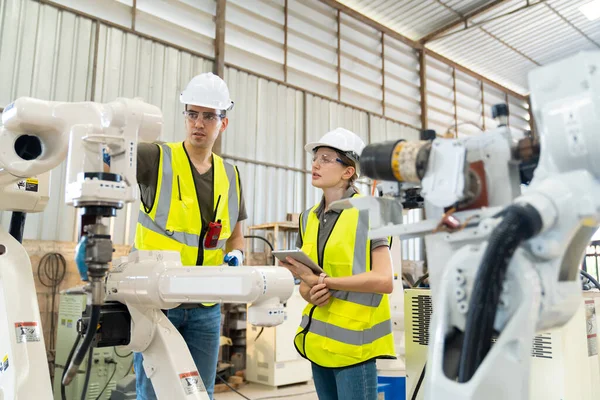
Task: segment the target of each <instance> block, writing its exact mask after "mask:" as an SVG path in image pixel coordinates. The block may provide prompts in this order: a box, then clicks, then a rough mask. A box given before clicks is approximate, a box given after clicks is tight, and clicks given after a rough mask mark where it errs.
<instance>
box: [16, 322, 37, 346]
mask: <svg viewBox="0 0 600 400" xmlns="http://www.w3.org/2000/svg"><path fill="white" fill-rule="evenodd" d="M15 333H16V336H17V343H27V342H39V341H40V336H41V335H40V326H39V325H38V323H37V322H15Z"/></svg>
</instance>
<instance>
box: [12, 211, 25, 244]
mask: <svg viewBox="0 0 600 400" xmlns="http://www.w3.org/2000/svg"><path fill="white" fill-rule="evenodd" d="M25 216H26V214H25V213H24V212H20V211H14V212H13V213H12V215H11V217H10V228H9V230H8V232H9V233H10V234H11V236H12V237H14V238H15V239H16V240H17V242H19V243H23V232H24V231H25Z"/></svg>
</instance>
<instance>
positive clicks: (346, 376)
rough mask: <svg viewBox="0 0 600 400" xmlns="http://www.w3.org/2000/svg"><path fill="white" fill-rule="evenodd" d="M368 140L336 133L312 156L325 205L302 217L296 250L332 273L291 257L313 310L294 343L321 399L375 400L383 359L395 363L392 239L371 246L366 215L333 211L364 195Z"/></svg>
mask: <svg viewBox="0 0 600 400" xmlns="http://www.w3.org/2000/svg"><path fill="white" fill-rule="evenodd" d="M364 146H365V145H364V143H363V141H362V140H361V139H360V138H359V137H358V136H357V135H355V134H354V133H352V132H350V131H348V130H346V129H342V128H337V129H335V130H333V131H331V132H329V133H327V134H325V135H324V136H323V137H322V138H321V140H320V141H319V142H318V143H310V144H308V145H306V147H305V149H306V151H308V152H309V153H311V154H313V162H312V184H313V186H314V187H318V188H320V189H322V190H323V198H322V200H321V202H320V203H319V204H316V205H315V206H314V207H312V208H310V209H308V210H306V211H304V212H303V213H302V214H301V216H300V234H299V235H298V243H297V247H300V248H302V250H303V251H304V252H305V253H306V254H308V255H309V257H310V258H311V259H312V260H313V261H315V262H316V263H317V264H318V265H319V266H321V268H322V269H323V270H324V271H325V273H324V274H321V276H317V275H315V274H313V272H312V271H311V270H310V269H309V268H308V267H307V266H305V265H304V264H301V263H299V262H297V261H295V260H293V259H291V258H288V259H287V261H288V263H289V264H285V265H284V266H285V267H286V268H288V269H289V270H290V271H291V272H292V274H294V276H295V277H297V278H299V279H301V283H300V293H301V295H302V297H303V298H304V299H305V300H306V301H307V302H308V303H309V304H308V305H307V307H306V308H305V309H304V311H303V314H302V323H301V325H300V327H299V329H298V333H297V334H296V337H295V339H294V345H295V347H296V350H297V351H298V352H299V353H300V355H302V356H303V357H304V358H306V359H308V360H310V361H311V363H312V371H313V379H314V382H315V386H316V389H317V394H318V396H319V399H320V400H376V399H377V369H376V365H375V359H376V358H395V352H394V342H393V337H392V324H391V321H390V306H389V302H388V297H387V295H386V294H389V293H391V292H392V288H393V278H392V260H391V255H390V250H389V242H388V240H387V239H378V240H369V238H368V231H369V217H368V214H367V211H358V210H357V209H347V210H344V211H336V210H330V205H331V203H332V202H334V201H336V200H341V199H344V198H349V197H352V196H355V195H357V190H356V188H355V187H354V186H353V182H354V181H355V180H356V179H357V178H358V173H359V171H358V166H357V164H358V161H359V155H360V153H361V152H362V150H363V148H364Z"/></svg>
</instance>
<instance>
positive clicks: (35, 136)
mask: <svg viewBox="0 0 600 400" xmlns="http://www.w3.org/2000/svg"><path fill="white" fill-rule="evenodd" d="M2 122H3V125H2V127H0V185H1V186H4V187H5V186H6V185H10V184H13V183H14V182H16V181H18V180H21V179H24V178H30V177H33V176H36V175H40V174H44V173H47V172H48V171H50V170H51V169H53V168H54V167H56V166H57V165H58V164H60V163H61V162H62V161H63V160H64V159H65V157H66V156H67V154H68V158H69V164H68V169H69V171H78V173H77V174H75V173H73V174H72V176H71V177H70V179H68V185H69V188H70V191H69V194H68V196H67V203H69V204H73V205H74V206H75V207H84V208H82V212H81V218H82V226H84V225H90V227H89V231H90V232H99V231H101V230H102V226H101V222H100V218H101V217H102V216H111V215H114V213H115V210H116V209H117V208H120V207H122V205H123V202H124V201H132V200H134V199H135V196H136V193H137V192H136V190H137V187H136V186H137V185H136V182H135V167H136V164H135V163H127V164H126V163H123V162H122V163H117V164H116V168H113V169H112V170H111V174H109V175H106V176H105V175H99V174H102V173H103V172H104V167H103V165H102V164H101V160H102V151H107V150H108V151H112V150H113V149H114V150H116V151H117V152H119V151H122V150H125V149H129V148H130V147H131V144H132V143H133V144H136V143H137V141H138V132H140V130H142V132H143V134H141V135H139V136H140V138H142V139H145V140H153V139H155V138H156V137H157V136H158V134H159V133H160V131H161V126H162V116H161V112H160V110H159V109H158V108H157V107H154V106H151V105H149V104H146V103H143V102H141V101H138V100H126V99H118V100H117V101H115V102H112V103H108V104H97V103H89V102H87V103H60V102H47V101H42V100H37V99H32V98H20V99H18V100H17V101H15V102H14V103H12V104H10V105H8V106H7V107H6V108H5V110H4V112H3V114H2ZM83 132H85V133H86V134H85V135H82V133H83ZM135 148H136V147H135V146H133V151H135ZM123 154H125V153H123ZM129 154H131V152H130V153H129ZM133 155H135V153H133ZM123 158H125V157H124V156H123ZM97 160H99V161H100V162H97ZM106 177H108V179H105V178H106ZM131 177H133V179H131ZM123 178H125V179H129V181H128V182H127V181H126V180H124V179H123ZM117 182H125V186H124V185H118V184H117ZM98 184H100V185H106V187H102V188H101V189H97V190H96V191H95V193H93V194H92V195H91V196H90V190H88V188H89V187H90V186H91V187H94V185H96V187H97V185H98ZM37 193H38V194H39V195H40V196H41V195H43V193H41V192H39V191H38V192H37ZM0 196H3V199H2V200H1V201H0V204H2V206H3V209H4V210H18V211H41V208H40V206H39V204H38V202H36V201H33V202H30V203H29V204H25V205H24V204H22V196H14V195H13V193H12V192H11V191H3V192H1V193H0ZM86 196H87V197H86ZM90 222H92V224H90ZM86 229H88V228H86ZM15 237H19V239H20V235H15ZM96 245H98V246H102V247H103V249H104V251H105V252H106V253H108V257H106V255H104V256H103V257H101V258H94V257H90V259H89V260H88V261H89V268H90V271H91V274H90V276H91V278H92V292H93V294H94V302H95V303H96V304H99V303H101V302H102V301H103V297H104V293H103V286H102V285H103V281H102V276H103V274H104V273H105V271H106V270H107V268H108V262H109V261H110V259H111V256H112V245H111V243H110V239H105V238H103V239H102V240H98V241H97V242H96ZM98 246H95V248H98ZM93 248H94V246H93V247H91V248H90V249H91V250H93ZM0 257H1V258H0V349H2V350H1V351H2V353H3V354H2V356H0V357H2V358H3V360H5V361H6V362H5V368H3V373H2V374H0V398H5V399H51V398H52V394H51V387H50V379H49V372H48V368H47V363H46V351H45V346H44V339H43V334H42V332H43V331H42V329H41V321H40V313H39V308H38V303H37V296H36V290H35V285H34V280H33V274H32V269H31V263H30V261H29V257H28V255H27V253H26V252H25V250H24V248H23V246H22V245H21V244H20V243H19V240H16V239H15V238H13V237H12V236H11V235H9V234H8V233H7V232H5V231H1V232H0ZM81 358H82V357H81ZM6 366H8V368H6Z"/></svg>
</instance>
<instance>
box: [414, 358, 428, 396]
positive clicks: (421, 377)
mask: <svg viewBox="0 0 600 400" xmlns="http://www.w3.org/2000/svg"><path fill="white" fill-rule="evenodd" d="M426 367H427V363H425V364H423V369H422V370H421V375H420V376H419V380H418V381H417V386H416V387H415V391H414V392H413V395H412V397H411V400H416V399H417V395H418V394H419V389H421V385H422V384H423V378H425V368H426Z"/></svg>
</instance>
